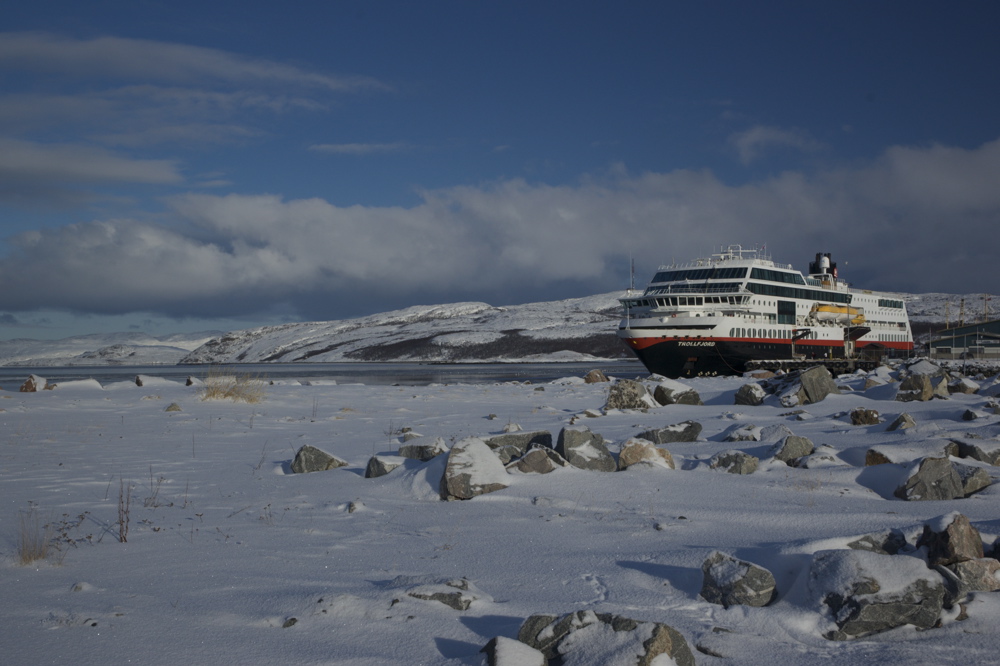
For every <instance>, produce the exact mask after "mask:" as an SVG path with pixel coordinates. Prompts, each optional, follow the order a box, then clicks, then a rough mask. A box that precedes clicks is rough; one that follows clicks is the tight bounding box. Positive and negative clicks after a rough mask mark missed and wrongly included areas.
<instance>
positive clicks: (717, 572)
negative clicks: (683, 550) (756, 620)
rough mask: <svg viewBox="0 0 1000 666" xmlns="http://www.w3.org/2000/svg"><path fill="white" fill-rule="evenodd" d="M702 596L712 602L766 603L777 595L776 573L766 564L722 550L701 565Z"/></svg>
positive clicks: (753, 604) (751, 604) (723, 603)
mask: <svg viewBox="0 0 1000 666" xmlns="http://www.w3.org/2000/svg"><path fill="white" fill-rule="evenodd" d="M701 573H702V576H703V579H702V584H701V596H702V598H704V599H705V601H708V602H709V603H713V604H722V605H723V606H724V607H726V608H729V607H730V606H736V605H740V606H758V607H759V606H766V605H768V604H769V603H771V601H772V600H773V599H774V598H775V596H776V595H777V590H776V589H775V582H774V576H773V575H772V574H771V572H770V571H768V570H767V569H765V568H764V567H761V566H757V565H756V564H753V563H751V562H744V561H743V560H738V559H736V558H735V557H733V556H731V555H726V554H725V553H721V552H719V551H715V552H714V553H712V554H711V555H710V556H709V557H708V558H707V559H706V560H705V561H704V562H703V563H702V565H701Z"/></svg>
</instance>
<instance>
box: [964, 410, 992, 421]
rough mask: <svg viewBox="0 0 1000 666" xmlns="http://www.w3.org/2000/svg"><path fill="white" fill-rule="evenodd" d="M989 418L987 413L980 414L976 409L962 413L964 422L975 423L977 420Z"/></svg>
mask: <svg viewBox="0 0 1000 666" xmlns="http://www.w3.org/2000/svg"><path fill="white" fill-rule="evenodd" d="M987 416H988V414H987V413H986V412H980V411H977V410H975V409H967V410H965V411H964V412H963V413H962V420H963V421H975V420H976V419H985V418H986V417H987Z"/></svg>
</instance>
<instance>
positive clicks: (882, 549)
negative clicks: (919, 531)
mask: <svg viewBox="0 0 1000 666" xmlns="http://www.w3.org/2000/svg"><path fill="white" fill-rule="evenodd" d="M847 547H848V548H850V549H851V550H867V551H869V552H872V553H880V554H882V555H895V554H897V553H898V552H899V551H901V550H903V548H905V547H906V537H905V536H904V535H903V533H902V532H900V531H899V530H889V531H888V532H878V533H875V534H866V535H864V536H862V537H859V538H857V539H855V540H854V541H851V542H850V543H848V544H847Z"/></svg>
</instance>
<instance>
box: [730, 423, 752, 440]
mask: <svg viewBox="0 0 1000 666" xmlns="http://www.w3.org/2000/svg"><path fill="white" fill-rule="evenodd" d="M760 439H761V429H760V427H758V426H755V425H754V424H752V423H747V424H745V425H735V426H733V427H731V428H730V429H729V430H727V431H726V434H725V437H723V440H724V441H727V442H759V441H760Z"/></svg>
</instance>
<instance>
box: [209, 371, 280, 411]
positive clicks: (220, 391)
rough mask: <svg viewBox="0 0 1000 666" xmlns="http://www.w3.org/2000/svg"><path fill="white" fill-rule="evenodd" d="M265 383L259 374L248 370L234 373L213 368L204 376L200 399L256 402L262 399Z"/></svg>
mask: <svg viewBox="0 0 1000 666" xmlns="http://www.w3.org/2000/svg"><path fill="white" fill-rule="evenodd" d="M266 385H267V384H266V383H265V382H264V380H263V379H261V378H260V376H258V375H254V374H251V373H249V372H243V373H236V372H231V371H227V370H221V369H220V370H216V369H214V368H213V369H212V370H210V371H209V372H208V375H207V376H206V377H205V386H204V387H203V388H202V389H201V399H202V400H232V401H233V402H249V403H257V402H261V401H262V400H263V399H264V393H265V390H264V389H265V387H266Z"/></svg>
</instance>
